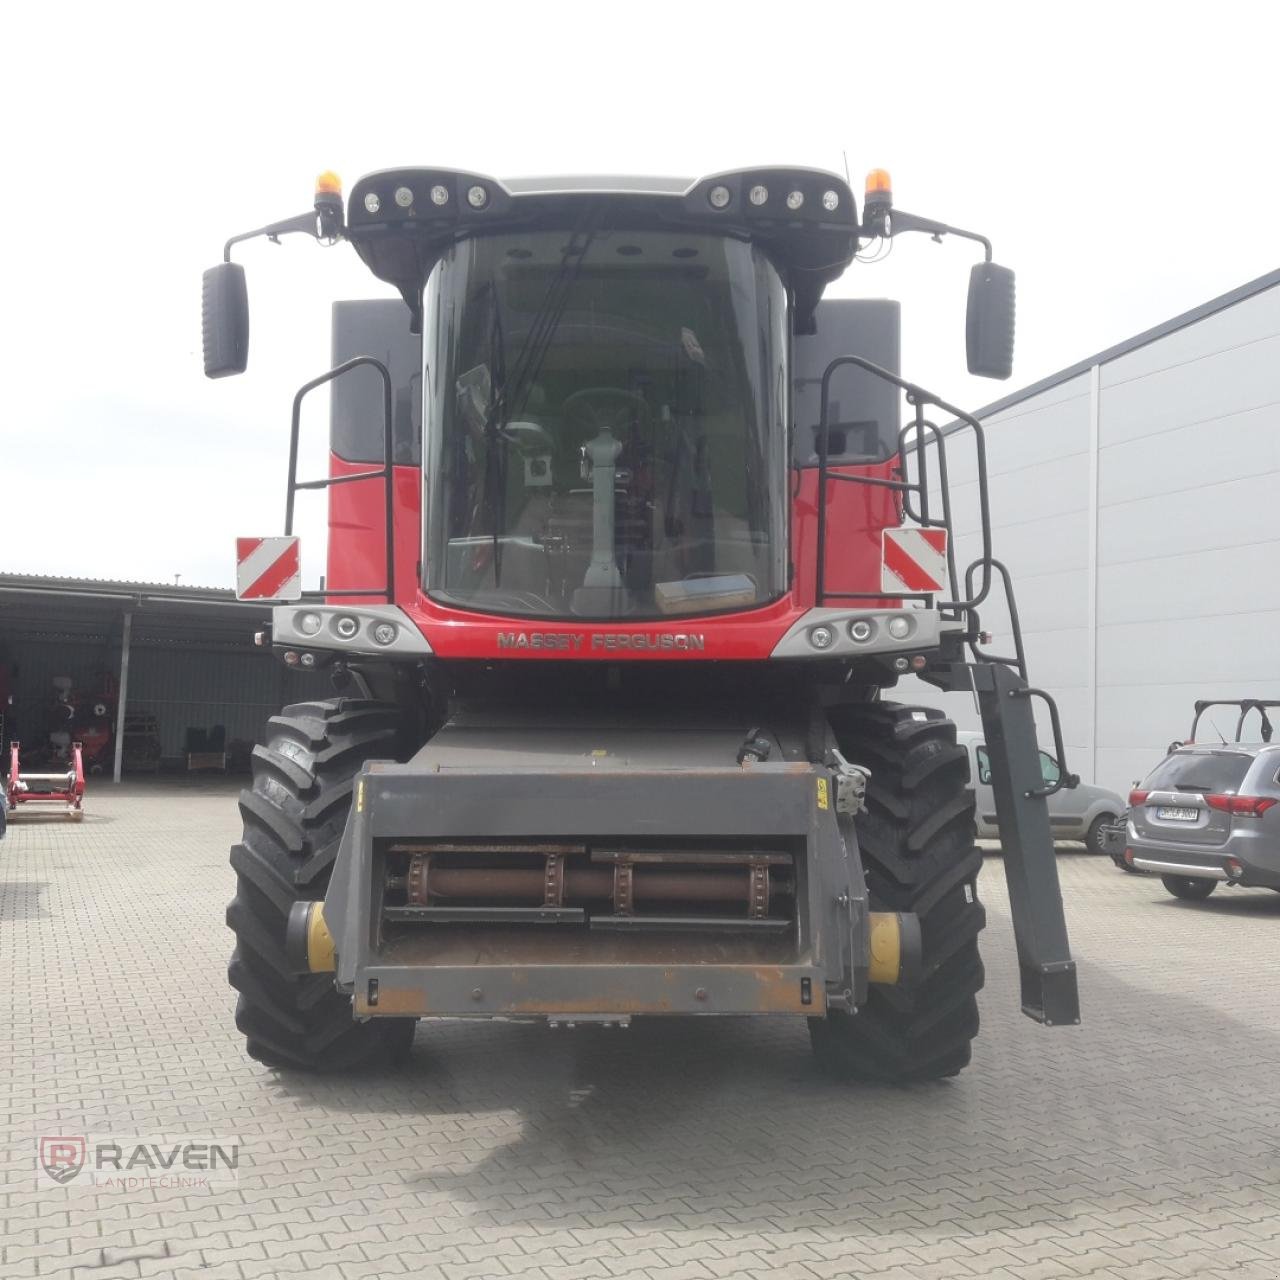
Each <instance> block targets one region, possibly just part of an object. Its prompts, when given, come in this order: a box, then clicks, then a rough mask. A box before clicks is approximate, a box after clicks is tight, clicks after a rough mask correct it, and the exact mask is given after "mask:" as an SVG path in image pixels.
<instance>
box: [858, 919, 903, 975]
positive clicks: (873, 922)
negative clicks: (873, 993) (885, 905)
mask: <svg viewBox="0 0 1280 1280" xmlns="http://www.w3.org/2000/svg"><path fill="white" fill-rule="evenodd" d="M868 923H869V925H870V927H871V930H870V931H871V938H870V948H869V950H870V953H871V954H870V963H869V966H868V973H867V981H868V982H874V983H884V984H886V985H889V986H892V985H893V984H894V983H895V982H897V981H898V979H899V978H901V977H902V921H901V920H900V919H899V917H898V915H897V913H896V912H893V911H872V912H870V913H869V920H868Z"/></svg>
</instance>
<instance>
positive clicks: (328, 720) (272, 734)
mask: <svg viewBox="0 0 1280 1280" xmlns="http://www.w3.org/2000/svg"><path fill="white" fill-rule="evenodd" d="M401 725H402V721H401V716H400V713H399V711H398V709H397V708H396V707H394V706H392V705H390V704H388V703H384V702H373V701H369V700H360V699H352V698H339V699H334V700H331V701H323V702H302V703H296V704H294V705H293V706H289V707H285V709H284V710H283V711H282V712H281V713H280V714H279V715H278V716H273V717H272V718H271V720H270V721H269V723H268V733H267V743H266V745H265V746H259V747H255V748H254V750H253V761H252V766H253V784H252V786H250V787H249V788H248V789H247V790H245V791H242V792H241V793H240V813H241V816H242V817H243V819H244V836H243V839H242V840H241V842H240V843H239V844H237V845H234V846H232V849H231V865H232V867H233V868H234V869H235V872H236V896H235V897H234V898H233V899H232V900H231V904H230V906H228V908H227V924H228V925H229V926H230V928H231V930H232V932H233V933H234V934H235V936H236V947H235V951H234V953H233V954H232V957H231V964H230V967H229V968H228V971H227V976H228V979H229V981H230V982H231V985H232V986H233V987H234V988H235V989H236V990H237V991H238V992H239V993H240V996H239V999H238V1001H237V1002H236V1026H237V1027H238V1028H239V1029H240V1031H241V1033H242V1034H243V1035H244V1037H245V1041H246V1048H247V1049H248V1052H249V1056H250V1057H251V1058H256V1059H257V1060H258V1061H259V1062H262V1063H265V1064H266V1065H267V1066H271V1067H283V1068H293V1069H295V1070H304V1071H340V1070H349V1069H352V1068H355V1067H360V1066H365V1065H369V1064H371V1063H375V1062H379V1061H387V1060H390V1059H393V1058H395V1057H397V1056H401V1055H403V1054H404V1053H406V1052H407V1051H408V1047H409V1045H410V1043H411V1042H412V1040H413V1031H414V1021H413V1019H411V1018H408V1019H401V1018H396V1019H384V1018H379V1019H373V1020H371V1021H368V1022H362V1023H361V1022H355V1021H354V1020H353V1019H352V1016H351V1001H350V998H349V997H347V996H344V995H342V994H341V993H340V992H338V991H337V990H335V988H334V985H333V979H332V977H331V976H330V975H329V974H323V973H321V974H311V975H308V976H305V977H297V976H296V975H295V974H294V973H293V971H292V967H291V966H290V964H289V961H288V959H287V958H286V956H285V922H286V920H287V918H288V915H289V908H290V907H291V906H292V905H293V904H294V903H295V902H298V901H314V900H316V899H319V898H323V897H324V892H325V889H326V887H327V886H328V883H329V875H330V872H331V871H332V869H333V861H334V858H335V857H336V856H337V852H338V843H339V841H340V840H341V838H342V832H343V829H344V828H345V826H346V822H347V811H348V810H349V809H350V807H351V789H352V783H353V781H354V779H355V776H356V774H357V773H358V772H359V771H360V767H361V765H363V764H364V763H365V762H366V761H367V760H390V759H396V758H398V756H399V754H400V748H401V746H402V745H403V744H402V743H401V741H400V735H401Z"/></svg>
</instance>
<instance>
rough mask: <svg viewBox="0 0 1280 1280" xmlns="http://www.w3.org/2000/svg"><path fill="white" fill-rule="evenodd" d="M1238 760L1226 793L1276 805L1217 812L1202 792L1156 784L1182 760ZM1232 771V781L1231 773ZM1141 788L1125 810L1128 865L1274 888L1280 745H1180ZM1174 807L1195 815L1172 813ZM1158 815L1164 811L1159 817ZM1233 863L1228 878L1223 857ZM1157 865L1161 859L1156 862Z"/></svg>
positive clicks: (1279, 864) (1278, 859)
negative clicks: (1238, 870)
mask: <svg viewBox="0 0 1280 1280" xmlns="http://www.w3.org/2000/svg"><path fill="white" fill-rule="evenodd" d="M1217 759H1221V760H1222V761H1224V762H1226V763H1236V762H1238V768H1237V769H1235V770H1232V771H1231V777H1232V781H1231V784H1230V787H1227V786H1224V787H1223V791H1224V792H1225V793H1226V794H1229V795H1240V796H1260V797H1263V798H1266V799H1269V800H1273V801H1275V803H1274V804H1273V805H1272V806H1271V807H1270V808H1268V809H1267V810H1266V812H1265V813H1262V814H1259V815H1256V816H1255V815H1250V814H1233V813H1223V812H1221V811H1220V810H1216V809H1212V808H1210V807H1209V806H1208V805H1207V804H1206V803H1205V799H1204V792H1203V791H1201V790H1199V789H1195V790H1188V789H1183V788H1181V787H1179V786H1177V785H1175V784H1173V783H1170V784H1168V785H1166V786H1164V787H1162V786H1161V785H1160V782H1159V780H1160V777H1161V773H1162V772H1165V771H1167V770H1168V769H1169V766H1170V765H1171V764H1172V765H1175V766H1176V765H1177V764H1178V763H1179V762H1186V764H1187V766H1188V768H1189V769H1190V770H1191V771H1192V772H1194V769H1195V766H1196V762H1197V761H1205V762H1206V763H1211V762H1214V761H1215V760H1217ZM1237 774H1238V775H1239V776H1238V780H1237V777H1236V775H1237ZM1148 778H1149V779H1152V780H1155V781H1154V784H1153V785H1152V786H1150V787H1149V786H1148V785H1147V781H1146V780H1144V782H1143V783H1142V784H1141V789H1142V790H1145V791H1147V793H1148V794H1147V798H1146V801H1145V802H1144V803H1143V804H1140V805H1135V806H1134V807H1133V808H1132V809H1131V810H1130V813H1129V828H1128V845H1129V847H1130V848H1131V849H1132V850H1133V858H1134V865H1135V866H1137V867H1140V868H1142V869H1143V870H1159V871H1161V872H1162V873H1164V874H1169V873H1170V872H1169V871H1168V868H1175V867H1176V868H1178V869H1179V871H1180V873H1181V874H1183V875H1190V876H1201V877H1204V878H1206V879H1224V880H1225V879H1231V878H1235V879H1237V882H1238V883H1240V884H1242V885H1246V886H1250V885H1253V886H1258V887H1260V888H1268V889H1275V888H1280V743H1276V744H1266V743H1236V742H1231V743H1224V744H1212V745H1210V744H1202V745H1192V746H1185V747H1180V748H1179V749H1178V750H1177V751H1174V752H1171V753H1170V754H1169V755H1168V756H1166V758H1165V759H1164V760H1162V761H1161V762H1160V764H1159V765H1157V766H1156V768H1155V769H1153V770H1152V771H1151V773H1150V774H1149V775H1148ZM1174 813H1178V814H1183V815H1190V814H1192V813H1194V814H1195V816H1194V818H1188V817H1182V818H1177V817H1174V816H1172V815H1173V814H1174ZM1162 815H1163V816H1162ZM1231 860H1234V861H1235V862H1238V863H1239V864H1240V865H1241V867H1243V869H1244V874H1243V875H1241V876H1239V877H1232V876H1230V875H1229V873H1228V872H1227V869H1226V868H1227V863H1228V862H1229V861H1231ZM1157 864H1159V865H1157Z"/></svg>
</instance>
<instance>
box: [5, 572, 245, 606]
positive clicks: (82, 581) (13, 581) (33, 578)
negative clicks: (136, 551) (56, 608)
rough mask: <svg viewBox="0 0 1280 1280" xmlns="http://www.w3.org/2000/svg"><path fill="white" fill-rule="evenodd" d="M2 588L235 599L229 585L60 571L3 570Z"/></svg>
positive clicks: (205, 599) (98, 594) (93, 594)
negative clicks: (68, 574)
mask: <svg viewBox="0 0 1280 1280" xmlns="http://www.w3.org/2000/svg"><path fill="white" fill-rule="evenodd" d="M0 590H7V591H59V592H65V593H67V594H71V595H92V596H101V595H104V594H106V595H120V596H139V595H141V596H147V597H154V598H156V599H161V598H163V599H169V600H193V601H200V602H201V603H214V604H216V603H218V602H219V601H222V600H230V601H232V602H233V603H235V592H234V591H232V590H231V588H230V587H198V586H188V585H183V584H180V583H173V582H130V581H128V580H126V579H123V578H72V577H64V576H62V575H59V574H41V573H0Z"/></svg>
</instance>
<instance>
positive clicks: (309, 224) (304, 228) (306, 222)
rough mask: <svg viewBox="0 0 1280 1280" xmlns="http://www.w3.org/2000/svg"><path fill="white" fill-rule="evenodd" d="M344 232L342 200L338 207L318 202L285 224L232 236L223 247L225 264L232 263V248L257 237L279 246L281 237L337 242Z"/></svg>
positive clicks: (274, 223) (277, 223)
mask: <svg viewBox="0 0 1280 1280" xmlns="http://www.w3.org/2000/svg"><path fill="white" fill-rule="evenodd" d="M342 232H343V226H342V203H341V199H340V198H339V200H338V201H337V203H336V206H331V205H330V204H329V203H327V202H326V203H322V202H321V200H319V199H318V200H317V201H316V207H315V208H314V209H312V210H309V211H308V212H307V213H300V214H299V215H298V216H297V217H296V218H286V219H285V220H284V221H283V222H272V223H269V224H268V225H267V226H265V227H258V228H257V230H256V231H242V232H241V233H240V234H239V235H238V236H232V237H231V239H230V240H228V241H227V243H226V244H225V245H223V246H222V260H223V262H230V261H231V246H232V245H235V244H239V243H240V241H242V240H253V239H254V238H255V237H257V236H266V237H267V239H268V240H270V241H271V243H272V244H279V243H280V237H281V236H287V235H292V234H294V233H298V234H300V235H307V236H310V237H311V238H312V239H313V240H330V241H332V240H337V239H338V238H339V237H340V236H341V235H342Z"/></svg>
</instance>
